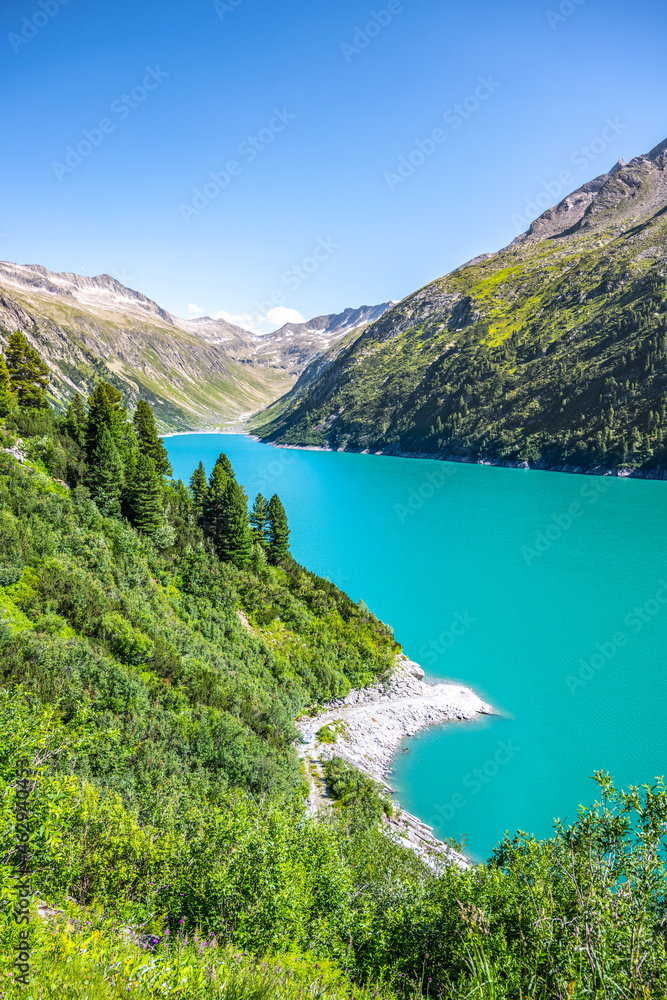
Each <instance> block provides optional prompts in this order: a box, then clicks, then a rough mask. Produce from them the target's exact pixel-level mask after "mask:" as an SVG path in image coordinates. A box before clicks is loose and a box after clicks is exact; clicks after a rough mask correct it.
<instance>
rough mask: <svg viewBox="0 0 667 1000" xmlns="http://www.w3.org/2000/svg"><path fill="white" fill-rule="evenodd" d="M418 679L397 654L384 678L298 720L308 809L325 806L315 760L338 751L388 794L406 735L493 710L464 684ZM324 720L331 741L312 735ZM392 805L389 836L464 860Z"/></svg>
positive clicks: (434, 857) (433, 859) (430, 855)
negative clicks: (308, 797) (400, 747)
mask: <svg viewBox="0 0 667 1000" xmlns="http://www.w3.org/2000/svg"><path fill="white" fill-rule="evenodd" d="M423 678H424V671H423V670H422V668H421V667H420V666H419V665H418V664H417V663H414V662H413V661H412V660H409V659H408V658H407V657H405V656H402V655H401V656H399V657H397V661H396V669H395V671H394V673H393V674H392V676H391V678H390V679H389V680H388V681H387V682H386V683H379V684H377V685H374V686H373V687H370V688H365V689H363V690H360V691H351V692H350V694H349V695H348V696H347V697H346V698H344V699H341V700H338V701H332V702H330V703H329V704H328V705H327V706H326V707H325V708H324V710H323V711H322V712H320V713H319V714H317V715H316V716H313V717H304V718H301V719H300V720H299V721H298V722H297V728H298V729H299V731H300V732H301V734H302V736H303V738H304V743H303V745H302V747H301V754H302V756H303V757H304V758H305V764H306V773H307V776H308V779H309V785H310V802H309V811H310V812H311V813H313V814H314V813H317V812H318V811H320V810H321V809H322V808H326V807H327V806H329V805H331V802H330V800H329V799H328V796H327V794H326V789H325V787H324V782H323V779H322V771H321V762H322V761H325V760H329V759H330V758H331V757H333V756H339V757H343V758H345V760H347V761H348V762H349V763H351V764H353V765H354V766H355V767H358V768H359V770H360V771H363V772H364V773H365V774H367V775H369V776H370V777H371V778H374V779H375V780H376V781H378V782H380V783H381V785H382V786H383V787H384V789H385V791H386V792H387V793H388V794H389V795H391V794H392V793H393V789H392V788H391V787H390V785H389V784H388V782H387V778H388V776H389V774H390V769H391V762H392V760H393V758H394V756H395V753H396V751H397V749H398V747H399V746H400V744H401V743H402V741H403V740H404V739H405V738H406V737H408V736H414V735H415V733H417V732H419V731H420V730H421V729H424V728H426V727H427V726H431V725H436V724H438V723H442V722H451V721H457V720H458V721H463V720H470V719H474V718H476V717H477V716H479V715H492V714H494V711H493V709H492V708H491V706H490V705H487V704H486V703H485V702H483V701H482V700H481V698H479V697H478V696H477V695H476V694H475V693H474V691H472V690H470V688H466V687H462V686H461V685H460V684H452V683H449V684H428V683H426V682H425V681H424V679H423ZM325 726H326V727H327V737H328V739H329V740H332V742H325V741H323V740H321V739H318V734H319V733H320V731H321V730H322V729H323V728H324V727H325ZM395 806H396V808H395V810H394V815H393V816H392V817H391V819H390V820H389V821H388V826H389V830H388V832H389V833H390V835H392V836H393V837H394V838H395V839H398V840H399V841H400V842H402V843H403V844H404V845H405V846H407V847H410V848H411V849H413V850H415V851H417V853H419V854H420V855H421V856H422V857H424V859H425V860H426V861H428V862H429V863H430V864H431V865H432V866H433V867H434V868H438V867H441V865H442V864H443V863H450V864H451V863H455V864H458V865H460V866H461V867H468V866H469V864H470V863H469V861H468V860H467V859H466V858H464V857H463V855H461V854H458V853H457V852H456V851H453V850H452V848H450V847H448V846H447V845H446V844H444V843H443V842H442V841H439V840H437V839H436V837H435V836H434V835H433V831H432V828H431V827H429V826H427V825H426V824H425V823H422V821H421V820H420V819H418V818H417V817H416V816H412V815H411V814H410V813H407V812H406V811H405V810H402V809H401V808H400V805H398V803H396V804H395Z"/></svg>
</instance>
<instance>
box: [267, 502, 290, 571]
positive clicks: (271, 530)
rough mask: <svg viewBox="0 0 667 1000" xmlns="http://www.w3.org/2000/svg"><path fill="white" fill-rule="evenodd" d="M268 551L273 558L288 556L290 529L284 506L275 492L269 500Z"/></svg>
mask: <svg viewBox="0 0 667 1000" xmlns="http://www.w3.org/2000/svg"><path fill="white" fill-rule="evenodd" d="M268 535H269V552H270V553H271V556H272V557H273V558H274V559H287V557H288V556H289V536H290V529H289V525H288V523H287V514H286V513H285V508H284V507H283V505H282V503H281V502H280V497H279V496H278V494H277V493H274V495H273V496H272V497H271V499H270V501H269V523H268Z"/></svg>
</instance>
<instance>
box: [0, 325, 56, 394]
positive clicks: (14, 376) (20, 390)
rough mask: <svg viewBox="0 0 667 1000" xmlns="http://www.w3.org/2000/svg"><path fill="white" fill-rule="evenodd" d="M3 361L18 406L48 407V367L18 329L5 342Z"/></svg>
mask: <svg viewBox="0 0 667 1000" xmlns="http://www.w3.org/2000/svg"><path fill="white" fill-rule="evenodd" d="M5 363H6V365H7V369H8V371H9V377H10V380H11V386H12V392H13V393H14V394H15V395H16V398H17V400H18V404H19V406H24V407H34V408H35V409H39V410H46V409H48V406H49V403H48V400H47V398H46V390H47V388H48V385H49V369H48V366H47V365H45V364H44V362H43V361H42V359H41V358H40V356H39V354H38V353H37V351H36V350H35V349H34V347H31V346H30V343H29V342H28V338H27V337H26V336H25V335H24V334H23V333H21V332H20V331H19V330H17V331H16V333H12V334H11V335H10V337H9V341H8V343H7V351H6V353H5Z"/></svg>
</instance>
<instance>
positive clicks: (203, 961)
mask: <svg viewBox="0 0 667 1000" xmlns="http://www.w3.org/2000/svg"><path fill="white" fill-rule="evenodd" d="M155 924H156V925H157V927H158V929H157V931H155V930H154V928H146V927H143V928H140V929H139V931H132V930H131V929H130V928H129V927H127V926H124V925H123V924H122V922H120V921H119V919H118V917H113V916H112V917H111V918H109V917H105V916H104V915H102V914H101V913H99V912H96V911H94V910H84V909H82V908H80V907H78V906H76V905H74V904H71V905H69V906H68V907H67V910H66V911H60V912H59V913H57V914H56V915H54V916H51V917H49V918H48V919H43V918H41V917H39V916H38V915H37V913H36V907H35V905H34V904H33V907H32V920H31V924H30V938H31V955H30V962H29V964H30V976H29V979H30V985H29V987H28V988H26V987H25V986H24V985H23V984H22V983H20V982H17V981H16V979H17V976H19V975H20V974H21V973H20V970H19V969H17V967H16V965H15V964H14V958H15V955H16V953H17V950H18V946H19V936H18V935H19V928H18V927H17V925H16V924H14V923H13V920H11V919H8V917H7V915H5V917H4V919H3V918H2V916H0V1000H28V998H30V1000H120V998H121V997H122V998H127V997H133V998H137V1000H153V998H164V997H178V1000H350V998H352V1000H395V998H398V995H397V994H396V993H394V992H393V991H392V990H390V989H382V988H381V987H374V988H373V989H367V988H363V987H359V986H357V985H355V984H354V983H353V982H352V980H351V979H350V978H349V976H348V975H347V973H346V972H345V971H344V970H342V969H341V968H339V967H338V966H337V965H336V964H335V963H333V962H332V961H330V960H328V959H321V958H318V957H317V956H314V955H310V954H302V953H299V952H292V953H288V954H281V955H268V956H266V957H264V958H255V957H253V956H251V955H249V954H247V953H245V952H241V951H238V950H236V949H233V948H231V947H229V946H222V945H220V944H218V942H217V940H216V939H215V937H208V938H207V937H206V936H205V935H201V934H199V933H198V932H196V931H195V933H194V934H192V935H188V934H185V933H182V932H179V933H177V934H176V935H175V936H174V937H173V939H170V936H169V934H168V932H167V934H166V935H164V934H163V933H162V928H161V927H160V926H159V924H160V922H159V921H156V922H155ZM139 933H140V934H141V937H142V944H143V945H144V946H142V944H140V943H138V942H137V937H138V934H139ZM149 942H150V947H151V948H152V947H153V942H156V943H157V944H156V947H155V950H154V951H152V950H147V948H146V947H145V945H146V944H148V943H149ZM406 989H407V991H408V992H406V991H402V992H401V994H400V997H401V998H403V997H406V998H408V997H409V998H412V997H416V996H419V997H421V995H422V994H421V992H419V993H416V992H415V989H416V985H414V984H413V985H409V986H407V985H406Z"/></svg>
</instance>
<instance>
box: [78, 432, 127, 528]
mask: <svg viewBox="0 0 667 1000" xmlns="http://www.w3.org/2000/svg"><path fill="white" fill-rule="evenodd" d="M87 482H88V486H89V487H90V495H91V496H92V498H93V500H94V501H95V503H96V504H97V506H98V507H99V509H100V511H101V512H102V513H103V514H108V515H112V516H113V515H116V514H119V513H120V495H121V490H122V484H123V462H122V459H121V457H120V455H119V453H118V449H117V448H116V445H115V443H114V440H113V438H112V436H111V432H110V430H109V428H108V427H102V429H101V431H100V433H99V435H98V437H97V441H96V443H95V445H94V447H93V448H92V450H91V452H90V454H89V458H88V478H87Z"/></svg>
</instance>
